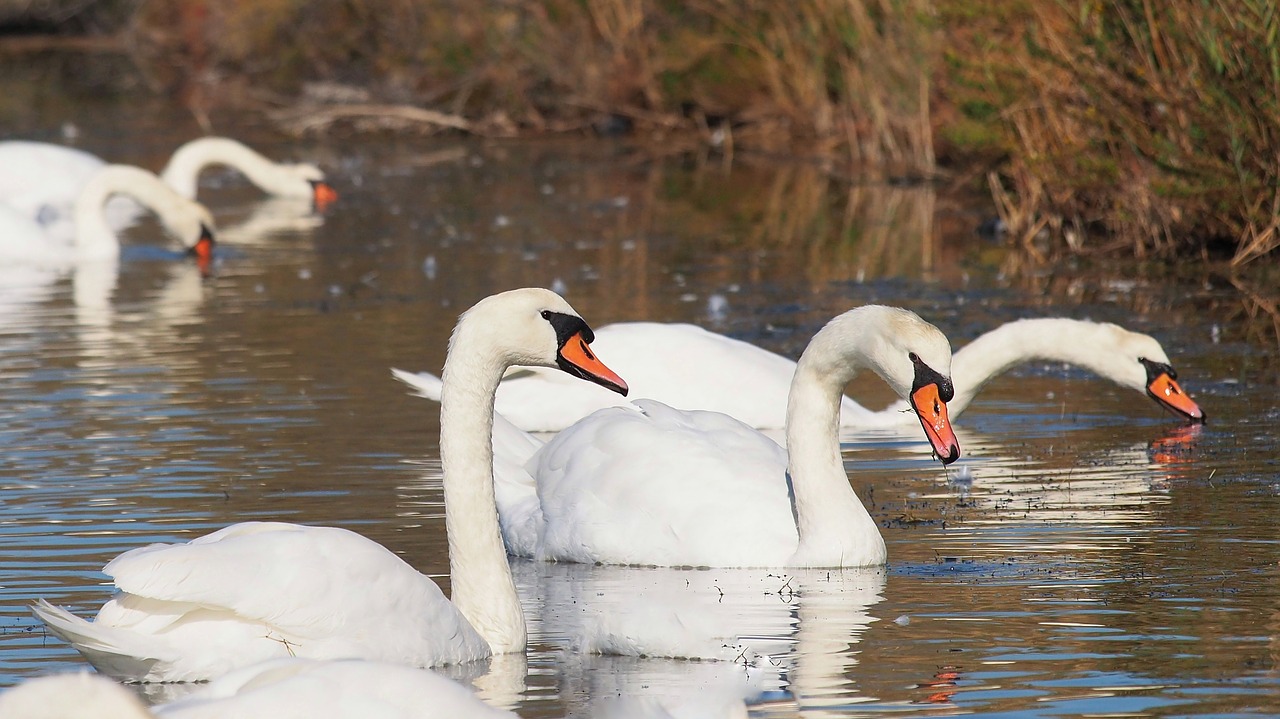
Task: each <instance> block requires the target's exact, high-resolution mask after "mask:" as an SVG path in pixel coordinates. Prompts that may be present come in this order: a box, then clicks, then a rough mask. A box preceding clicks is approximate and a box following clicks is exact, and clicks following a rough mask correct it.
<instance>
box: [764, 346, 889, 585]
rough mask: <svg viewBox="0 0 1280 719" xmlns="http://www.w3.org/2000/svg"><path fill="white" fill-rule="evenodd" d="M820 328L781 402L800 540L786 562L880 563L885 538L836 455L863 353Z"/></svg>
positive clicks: (852, 564)
mask: <svg viewBox="0 0 1280 719" xmlns="http://www.w3.org/2000/svg"><path fill="white" fill-rule="evenodd" d="M828 327H830V326H828ZM825 332H827V329H824V330H823V332H819V333H818V335H816V336H815V337H814V339H813V341H812V342H810V343H809V347H808V348H807V349H806V350H805V352H804V354H803V355H801V357H800V361H799V363H798V364H797V365H796V373H795V376H794V377H793V378H792V381H791V392H790V395H789V397H788V401H787V453H788V467H787V469H788V473H789V474H790V477H791V489H792V511H793V513H794V514H795V519H796V529H797V532H798V534H799V540H800V541H799V546H798V549H797V552H796V555H795V557H794V558H793V560H792V562H791V563H792V564H793V565H801V566H827V567H830V566H845V567H849V566H870V565H877V564H883V563H884V560H885V549H884V540H883V539H882V538H881V537H880V531H879V529H878V528H877V527H876V524H875V521H874V520H872V518H871V515H870V514H869V513H868V512H867V510H866V507H864V506H863V505H862V502H861V501H860V500H859V499H858V495H857V494H856V493H855V492H854V491H853V488H852V487H851V486H850V485H849V477H848V475H847V474H846V472H845V468H844V459H843V457H842V456H841V454H840V400H841V397H842V396H843V391H844V387H845V385H847V384H848V383H849V382H850V381H851V380H852V379H853V378H854V377H855V376H856V375H857V373H858V370H859V369H861V368H862V367H864V366H865V364H866V358H865V356H864V355H863V354H862V353H861V351H860V346H859V344H858V343H857V341H856V338H851V339H850V340H849V341H848V342H847V343H845V344H844V346H842V347H837V346H834V345H833V344H832V343H831V342H829V341H828V340H829V338H828V337H824V333H825Z"/></svg>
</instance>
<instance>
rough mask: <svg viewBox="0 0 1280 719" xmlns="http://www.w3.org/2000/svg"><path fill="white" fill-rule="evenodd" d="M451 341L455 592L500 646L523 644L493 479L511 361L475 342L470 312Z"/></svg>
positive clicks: (450, 516) (448, 384)
mask: <svg viewBox="0 0 1280 719" xmlns="http://www.w3.org/2000/svg"><path fill="white" fill-rule="evenodd" d="M449 345H450V346H449V358H448V359H446V360H445V366H444V372H443V373H442V374H441V377H442V380H443V384H444V388H443V391H442V393H441V397H440V456H441V460H442V464H443V468H444V480H443V485H444V501H445V527H446V530H447V531H448V535H449V574H450V578H449V579H450V583H451V584H452V586H453V592H452V600H453V603H454V605H456V606H457V607H458V609H459V610H460V611H461V612H462V614H463V616H465V617H466V618H467V620H468V621H470V622H471V625H472V626H473V627H475V629H476V631H478V632H479V633H480V635H481V636H482V637H484V638H485V640H486V641H488V642H489V646H490V647H491V648H492V649H493V651H494V653H495V654H502V653H506V652H512V651H523V650H524V646H525V639H526V634H525V624H524V614H523V612H522V611H521V609H520V602H519V599H518V597H517V595H516V590H515V581H514V580H513V578H512V576H511V566H510V565H509V564H508V563H507V552H506V548H505V547H504V546H503V544H502V535H501V530H500V528H499V526H498V509H497V500H496V499H495V496H494V486H493V403H494V395H495V393H496V392H497V389H498V381H499V380H500V379H501V378H502V373H503V372H504V371H505V370H506V366H505V365H504V364H503V363H501V362H499V361H495V360H489V359H487V358H489V357H490V355H489V354H486V353H485V352H483V351H478V350H477V348H476V346H475V345H476V342H475V341H474V340H473V337H472V333H471V332H469V331H468V328H467V327H466V324H465V320H464V321H463V322H462V323H460V324H459V325H458V329H457V330H456V331H455V332H454V336H453V339H452V340H451V341H450V343H449ZM480 349H483V344H481V347H480Z"/></svg>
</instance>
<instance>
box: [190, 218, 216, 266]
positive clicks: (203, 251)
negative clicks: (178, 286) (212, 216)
mask: <svg viewBox="0 0 1280 719" xmlns="http://www.w3.org/2000/svg"><path fill="white" fill-rule="evenodd" d="M213 245H214V241H213V233H212V232H210V231H209V228H207V227H201V228H200V239H198V240H196V243H195V244H194V245H192V246H191V249H190V250H188V252H189V253H190V254H191V255H192V256H194V257H195V258H196V266H197V267H199V268H200V274H201V275H204V276H206V277H207V276H208V275H209V270H210V268H212V267H213Z"/></svg>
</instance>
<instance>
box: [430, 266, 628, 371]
mask: <svg viewBox="0 0 1280 719" xmlns="http://www.w3.org/2000/svg"><path fill="white" fill-rule="evenodd" d="M464 338H465V343H466V344H467V347H468V350H467V351H468V352H470V353H471V356H472V357H479V356H481V353H484V355H487V356H489V357H491V358H493V359H494V360H495V361H497V362H499V363H500V364H501V365H502V369H505V368H506V367H510V366H512V365H524V366H533V367H555V368H558V369H561V370H563V371H565V372H567V373H569V374H571V375H573V376H575V377H578V378H580V379H584V380H587V381H588V382H593V383H595V384H598V385H600V386H602V387H605V388H606V389H610V390H613V391H614V392H617V393H619V394H621V395H623V396H626V394H627V391H628V388H627V383H626V382H625V381H624V380H623V379H622V378H621V377H619V376H618V375H617V374H616V373H615V372H614V371H613V370H611V369H609V368H608V367H606V366H605V364H604V363H603V362H601V361H600V359H599V358H597V357H596V356H595V353H594V352H592V351H591V348H590V344H591V343H592V342H593V341H595V333H594V332H592V330H591V328H590V327H589V326H588V325H587V323H586V321H585V320H583V319H582V316H581V315H579V314H578V313H577V311H575V310H574V309H573V308H572V307H570V306H569V303H568V302H566V301H565V300H564V298H562V297H561V296H560V295H557V294H556V293H554V292H552V291H550V290H544V289H540V288H525V289H519V290H510V291H508V292H502V293H500V294H496V295H492V296H490V297H486V298H485V299H483V300H480V301H479V302H477V303H476V304H475V306H473V307H472V308H471V309H469V310H467V311H466V313H464V314H463V316H462V318H461V319H460V320H459V321H458V327H457V329H456V330H455V331H454V334H453V338H452V339H451V340H450V342H449V353H450V355H452V354H453V353H454V349H455V347H460V346H461V344H462V343H463V342H464Z"/></svg>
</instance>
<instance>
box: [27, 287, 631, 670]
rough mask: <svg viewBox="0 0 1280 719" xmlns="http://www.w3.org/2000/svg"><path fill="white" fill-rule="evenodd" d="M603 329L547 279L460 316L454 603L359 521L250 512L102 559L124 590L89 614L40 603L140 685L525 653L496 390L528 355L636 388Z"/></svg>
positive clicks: (107, 665)
mask: <svg viewBox="0 0 1280 719" xmlns="http://www.w3.org/2000/svg"><path fill="white" fill-rule="evenodd" d="M591 339H592V334H591V330H590V328H588V327H587V325H586V323H585V322H583V320H582V319H581V317H579V316H578V315H577V313H576V312H574V311H573V309H572V308H571V307H569V305H568V304H567V303H566V302H565V301H564V300H563V299H561V298H560V297H559V296H558V295H555V294H554V293H552V292H549V291H547V290H537V289H525V290H514V291H512V292H507V293H502V294H500V295H495V296H493V297H489V298H487V299H485V300H481V301H480V302H479V303H477V304H476V305H475V306H474V307H473V308H471V309H470V310H469V311H467V312H466V313H465V314H464V315H463V316H462V318H461V319H460V320H459V322H458V325H457V328H456V329H455V331H454V334H453V338H452V340H451V341H450V343H449V352H448V358H447V359H446V361H445V369H444V378H443V383H444V390H443V394H444V396H443V400H442V403H441V410H440V452H441V460H442V463H443V468H444V478H443V485H444V495H445V524H446V528H447V531H448V536H449V566H450V581H451V584H452V587H453V596H452V599H451V600H450V599H446V598H445V597H444V594H443V593H442V592H441V591H440V589H439V587H438V586H436V584H435V583H434V582H432V581H431V580H430V579H429V578H427V577H426V576H424V575H422V574H420V573H418V572H417V571H415V570H414V569H413V568H411V567H410V566H409V565H408V564H406V563H405V562H403V561H402V560H401V559H399V558H398V557H396V556H395V555H394V554H393V553H391V552H390V551H388V550H387V549H385V548H383V547H382V546H381V545H378V544H377V543H375V542H372V541H370V540H368V539H366V538H364V537H362V536H360V535H358V534H355V533H353V532H349V531H346V530H343V529H337V528H329V527H305V526H299V525H294V524H284V523H275V522H245V523H240V524H234V525H231V526H229V527H226V528H224V529H222V530H220V531H217V532H214V533H213V534H210V535H208V536H205V537H201V538H199V539H195V540H193V541H191V542H188V543H185V544H173V545H152V546H149V547H142V548H139V549H134V550H131V551H129V552H126V553H124V554H122V555H120V556H119V557H117V558H116V559H114V560H112V561H111V562H110V563H109V564H107V566H106V569H105V570H104V571H105V572H106V574H108V575H109V576H111V577H112V579H113V580H114V582H115V585H116V587H117V589H118V590H119V591H120V594H119V595H118V596H117V597H116V598H114V599H112V600H111V601H109V602H107V603H106V604H105V605H104V606H103V607H102V609H101V610H100V611H99V612H98V615H97V617H96V618H95V619H94V620H93V621H92V622H89V621H85V620H84V619H81V618H79V617H77V616H75V615H72V614H71V613H69V612H67V611H65V610H62V609H59V608H56V607H54V606H52V605H50V604H48V603H47V602H43V601H42V602H40V603H38V604H37V605H35V606H34V607H33V611H34V612H35V614H36V616H37V617H38V618H40V619H41V620H42V621H43V622H44V623H45V624H46V626H48V628H49V630H50V631H51V632H53V633H54V634H56V635H57V636H59V637H61V638H63V639H64V640H66V641H68V642H70V643H71V644H72V645H73V646H74V647H75V648H76V649H77V650H78V651H80V653H81V654H82V655H83V656H84V657H85V659H87V660H88V661H89V663H90V664H93V665H94V666H95V667H96V668H98V670H99V671H101V672H103V673H105V674H108V675H110V676H113V677H116V678H120V679H125V680H130V681H146V682H173V681H196V680H202V679H210V678H213V677H217V676H220V675H223V674H225V673H227V672H228V671H231V670H232V669H235V668H237V667H242V666H246V665H248V664H252V663H254V662H258V661H263V660H267V659H271V658H280V657H286V656H299V657H307V658H316V659H337V658H363V659H370V660H377V661H388V662H393V663H399V664H408V665H412V666H437V665H443V664H452V663H460V662H468V661H472V660H475V659H480V658H484V657H487V656H489V655H491V654H500V653H508V652H517V651H523V650H524V645H525V624H524V616H523V614H522V613H521V610H520V603H519V598H518V596H517V595H516V591H515V586H514V584H513V581H512V578H511V569H510V566H509V565H508V564H507V558H506V552H505V550H504V548H503V545H502V538H501V536H500V534H499V528H498V517H497V511H496V506H495V498H494V488H493V450H492V443H491V439H490V433H491V424H492V421H493V391H494V389H496V387H497V385H498V382H499V380H500V379H501V377H502V373H503V371H504V370H505V369H506V368H507V367H508V366H510V365H513V364H530V365H542V366H545V365H553V366H559V367H561V368H563V369H564V371H566V372H571V373H573V374H575V375H576V376H578V377H581V378H583V379H586V380H589V381H595V382H603V383H606V384H609V385H610V386H613V387H616V388H617V389H618V391H620V392H625V391H626V384H625V383H624V382H623V381H622V379H621V378H619V377H618V376H617V375H615V374H613V372H612V371H611V370H609V369H608V368H607V367H605V366H604V365H603V364H601V363H600V361H599V360H598V359H596V358H595V356H594V355H593V354H592V353H591V352H590V350H588V349H587V343H589V342H590V341H591Z"/></svg>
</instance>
